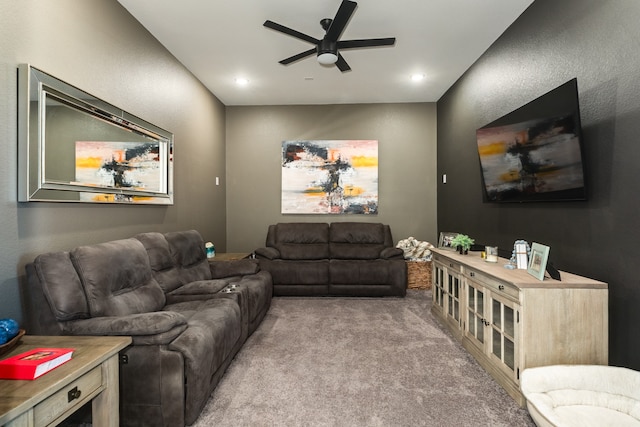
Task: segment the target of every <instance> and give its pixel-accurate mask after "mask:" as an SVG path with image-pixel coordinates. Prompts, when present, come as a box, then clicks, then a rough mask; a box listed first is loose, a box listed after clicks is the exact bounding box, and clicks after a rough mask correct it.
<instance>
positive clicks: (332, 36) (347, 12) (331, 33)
mask: <svg viewBox="0 0 640 427" xmlns="http://www.w3.org/2000/svg"><path fill="white" fill-rule="evenodd" d="M357 6H358V3H356V2H354V1H349V0H343V2H342V4H341V5H340V8H339V9H338V12H337V13H336V16H335V18H333V21H332V22H331V26H330V27H329V29H328V30H327V35H326V38H328V39H329V40H334V41H337V40H338V39H339V38H340V36H341V35H342V32H343V31H344V28H345V27H346V26H347V23H348V22H349V19H351V15H353V12H354V11H355V10H356V7H357Z"/></svg>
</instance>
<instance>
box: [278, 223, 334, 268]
mask: <svg viewBox="0 0 640 427" xmlns="http://www.w3.org/2000/svg"><path fill="white" fill-rule="evenodd" d="M267 246H273V247H275V248H276V249H278V251H280V256H281V258H282V259H288V260H301V259H303V260H317V259H327V258H329V224H327V223H312V222H305V223H302V222H288V223H279V224H276V225H275V226H274V227H269V233H268V235H267Z"/></svg>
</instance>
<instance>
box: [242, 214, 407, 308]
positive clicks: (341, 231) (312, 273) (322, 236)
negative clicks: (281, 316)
mask: <svg viewBox="0 0 640 427" xmlns="http://www.w3.org/2000/svg"><path fill="white" fill-rule="evenodd" d="M255 255H256V257H257V259H258V260H259V261H260V267H261V269H262V270H263V271H268V272H269V273H271V276H272V279H273V291H274V295H276V296H285V295H288V296H294V295H298V296H303V295H308V296H312V295H317V296H371V297H379V296H400V297H402V296H405V295H406V291H407V266H406V263H405V261H404V253H403V251H402V250H401V249H399V248H396V247H394V245H393V239H392V236H391V229H390V227H389V226H388V225H385V224H380V223H364V222H333V223H301V222H289V223H279V224H274V225H270V226H269V229H268V232H267V238H266V245H265V247H262V248H258V249H256V251H255Z"/></svg>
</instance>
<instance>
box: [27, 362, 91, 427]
mask: <svg viewBox="0 0 640 427" xmlns="http://www.w3.org/2000/svg"><path fill="white" fill-rule="evenodd" d="M101 386H102V367H100V366H98V367H96V368H93V369H92V370H91V371H89V372H87V373H86V374H84V375H83V376H81V377H80V378H78V379H77V380H75V381H73V382H72V383H71V384H69V385H67V386H66V387H64V388H63V389H62V390H60V391H59V392H57V393H55V394H53V395H51V396H50V397H49V398H47V399H45V400H43V401H42V402H40V403H39V404H38V405H36V407H35V408H34V421H35V422H34V425H35V426H36V427H38V426H46V425H48V424H49V423H51V422H52V421H54V420H55V419H56V418H58V417H59V416H60V415H62V414H64V413H65V412H67V411H69V410H74V409H75V408H78V407H80V406H82V405H83V404H84V403H86V402H87V401H88V400H89V399H91V398H92V397H93V396H94V392H95V391H96V390H98V389H99V388H100V387H101ZM74 388H76V389H77V390H78V391H79V392H80V395H79V396H77V397H76V398H74V399H73V400H71V401H69V392H70V391H71V390H73V389H74Z"/></svg>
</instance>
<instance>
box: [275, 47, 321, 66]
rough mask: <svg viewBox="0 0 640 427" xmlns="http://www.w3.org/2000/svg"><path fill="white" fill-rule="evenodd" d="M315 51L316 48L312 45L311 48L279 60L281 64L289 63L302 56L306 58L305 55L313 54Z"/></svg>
mask: <svg viewBox="0 0 640 427" xmlns="http://www.w3.org/2000/svg"><path fill="white" fill-rule="evenodd" d="M316 52H317V49H316V48H315V47H314V48H313V49H309V50H306V51H304V52H302V53H299V54H297V55H293V56H291V57H289V58H287V59H283V60H282V61H279V62H280V63H281V64H282V65H289V64H291V63H292V62H296V61H299V60H301V59H302V58H306V57H307V56H311V55H315V54H316Z"/></svg>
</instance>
